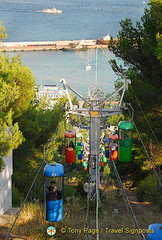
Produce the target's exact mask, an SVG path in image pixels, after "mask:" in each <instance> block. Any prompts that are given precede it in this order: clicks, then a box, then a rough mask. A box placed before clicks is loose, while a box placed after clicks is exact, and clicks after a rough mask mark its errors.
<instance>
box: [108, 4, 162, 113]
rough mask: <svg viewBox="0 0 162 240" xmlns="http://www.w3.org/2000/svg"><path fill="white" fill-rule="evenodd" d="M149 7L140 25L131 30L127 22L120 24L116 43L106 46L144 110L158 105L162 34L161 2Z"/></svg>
mask: <svg viewBox="0 0 162 240" xmlns="http://www.w3.org/2000/svg"><path fill="white" fill-rule="evenodd" d="M149 6H150V8H149V9H146V10H145V13H144V16H143V17H142V18H141V22H142V24H141V23H140V22H136V26H135V27H134V26H133V23H132V21H131V19H126V20H125V21H123V20H122V21H121V22H120V25H121V30H120V31H119V33H118V38H119V41H117V42H115V43H112V44H111V46H110V50H112V51H113V53H114V54H115V55H116V56H117V57H120V58H122V59H123V61H124V64H125V65H126V66H127V67H128V70H127V72H126V74H127V77H128V78H131V81H132V88H133V89H134V91H135V94H137V96H138V98H139V99H141V101H140V103H141V104H142V105H144V107H147V109H148V106H149V107H150V105H151V106H152V107H155V106H157V104H158V105H159V104H161V103H162V84H161V76H162V66H161V64H160V56H161V47H160V46H161V42H160V40H159V38H157V36H161V34H162V1H161V0H151V2H150V4H149ZM157 56H158V57H157ZM148 99H149V105H148Z"/></svg>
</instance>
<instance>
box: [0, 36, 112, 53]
mask: <svg viewBox="0 0 162 240" xmlns="http://www.w3.org/2000/svg"><path fill="white" fill-rule="evenodd" d="M115 40H116V39H115ZM109 42H110V40H109ZM109 42H106V43H103V42H101V43H100V42H99V40H73V41H36V42H35V41H33V42H1V43H0V50H1V51H3V52H20V51H54V50H67V51H70V50H71V51H75V50H76V51H77V50H79V51H82V50H86V49H94V48H107V47H108V43H109Z"/></svg>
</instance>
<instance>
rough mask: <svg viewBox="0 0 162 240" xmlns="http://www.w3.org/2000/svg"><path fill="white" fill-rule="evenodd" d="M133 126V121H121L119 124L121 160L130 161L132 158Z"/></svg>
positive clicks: (119, 152) (119, 157)
mask: <svg viewBox="0 0 162 240" xmlns="http://www.w3.org/2000/svg"><path fill="white" fill-rule="evenodd" d="M133 128H134V126H133V123H132V122H130V121H121V122H119V124H118V131H119V146H118V154H119V156H118V159H119V161H121V162H130V161H131V160H132V143H133Z"/></svg>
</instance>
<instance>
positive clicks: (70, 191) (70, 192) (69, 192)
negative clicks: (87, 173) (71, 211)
mask: <svg viewBox="0 0 162 240" xmlns="http://www.w3.org/2000/svg"><path fill="white" fill-rule="evenodd" d="M75 192H76V188H75V187H74V186H71V185H65V186H64V199H66V198H67V197H73V196H74V195H75Z"/></svg>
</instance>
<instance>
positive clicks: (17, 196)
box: [12, 184, 23, 207]
mask: <svg viewBox="0 0 162 240" xmlns="http://www.w3.org/2000/svg"><path fill="white" fill-rule="evenodd" d="M22 200H23V194H22V193H21V192H19V190H18V188H16V187H15V185H14V184H13V186H12V204H13V206H14V207H19V206H20V205H21V203H22Z"/></svg>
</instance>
